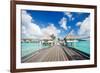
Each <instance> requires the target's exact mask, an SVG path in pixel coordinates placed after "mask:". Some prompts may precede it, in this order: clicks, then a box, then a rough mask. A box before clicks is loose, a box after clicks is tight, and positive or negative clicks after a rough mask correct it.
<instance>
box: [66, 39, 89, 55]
mask: <svg viewBox="0 0 100 73" xmlns="http://www.w3.org/2000/svg"><path fill="white" fill-rule="evenodd" d="M72 43H74V46H70V43H68V44H69V46H70V47H73V48H76V49H78V50H80V51H82V52H85V53H87V54H90V41H89V40H86V41H78V42H72Z"/></svg>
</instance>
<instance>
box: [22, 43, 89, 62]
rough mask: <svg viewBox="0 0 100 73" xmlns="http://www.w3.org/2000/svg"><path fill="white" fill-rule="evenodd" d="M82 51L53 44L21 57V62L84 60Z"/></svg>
mask: <svg viewBox="0 0 100 73" xmlns="http://www.w3.org/2000/svg"><path fill="white" fill-rule="evenodd" d="M86 59H87V58H86V57H84V55H83V53H79V52H77V51H75V50H73V49H70V48H67V47H64V46H61V45H55V46H53V47H50V48H47V49H41V50H39V51H37V52H35V53H33V54H32V55H30V56H28V57H25V58H24V59H22V63H24V62H26V63H28V62H50V61H68V60H86Z"/></svg>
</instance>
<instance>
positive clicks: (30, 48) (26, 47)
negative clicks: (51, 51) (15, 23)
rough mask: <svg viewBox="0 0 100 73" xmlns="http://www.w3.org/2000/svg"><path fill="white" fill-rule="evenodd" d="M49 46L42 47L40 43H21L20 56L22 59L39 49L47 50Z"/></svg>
mask: <svg viewBox="0 0 100 73" xmlns="http://www.w3.org/2000/svg"><path fill="white" fill-rule="evenodd" d="M48 47H49V46H47V45H42V44H40V43H36V42H35V43H34V42H30V43H27V42H22V43H21V55H22V57H24V56H26V55H29V54H31V53H33V52H35V51H37V50H39V49H43V48H48Z"/></svg>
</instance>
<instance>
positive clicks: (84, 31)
mask: <svg viewBox="0 0 100 73" xmlns="http://www.w3.org/2000/svg"><path fill="white" fill-rule="evenodd" d="M78 34H79V35H80V36H86V37H88V36H90V16H89V17H87V18H85V20H84V21H83V22H82V24H81V25H80V29H79V30H78Z"/></svg>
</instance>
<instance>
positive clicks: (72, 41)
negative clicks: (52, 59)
mask: <svg viewBox="0 0 100 73" xmlns="http://www.w3.org/2000/svg"><path fill="white" fill-rule="evenodd" d="M79 39H80V37H78V36H75V35H72V34H70V33H69V34H68V35H67V36H66V37H65V41H66V43H67V46H69V47H75V42H78V40H79Z"/></svg>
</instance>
